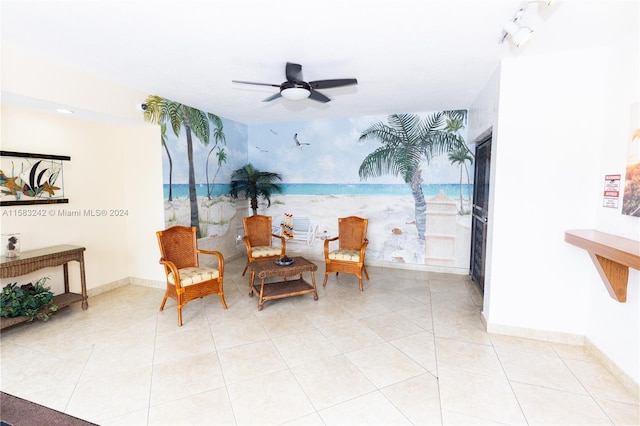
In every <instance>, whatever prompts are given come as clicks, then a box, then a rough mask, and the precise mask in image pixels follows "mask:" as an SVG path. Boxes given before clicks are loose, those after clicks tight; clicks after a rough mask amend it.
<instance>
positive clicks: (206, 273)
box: [167, 266, 220, 287]
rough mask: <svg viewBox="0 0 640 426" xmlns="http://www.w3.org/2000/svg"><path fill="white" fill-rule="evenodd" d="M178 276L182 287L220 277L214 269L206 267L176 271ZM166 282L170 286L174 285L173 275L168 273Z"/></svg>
mask: <svg viewBox="0 0 640 426" xmlns="http://www.w3.org/2000/svg"><path fill="white" fill-rule="evenodd" d="M178 273H179V274H180V283H181V284H182V286H183V287H186V286H188V285H193V284H198V283H201V282H202V281H208V280H213V279H215V278H218V277H219V276H220V272H219V271H218V270H217V269H216V268H208V267H206V266H194V267H189V268H182V269H178ZM167 280H169V282H170V283H171V284H175V282H174V279H173V273H170V274H169V276H168V277H167Z"/></svg>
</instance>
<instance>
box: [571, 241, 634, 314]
mask: <svg viewBox="0 0 640 426" xmlns="http://www.w3.org/2000/svg"><path fill="white" fill-rule="evenodd" d="M564 240H565V241H566V242H567V243H569V244H573V245H574V246H577V247H580V248H583V249H585V250H586V251H587V252H588V253H589V257H591V260H592V261H593V264H594V265H595V267H596V269H597V270H598V273H599V274H600V278H602V281H603V282H604V285H605V287H606V288H607V291H608V292H609V295H610V296H611V297H613V298H614V299H615V300H617V301H619V302H626V301H627V283H628V281H629V268H633V269H637V270H640V241H635V240H631V239H629V238H623V237H619V236H617V235H612V234H607V233H605V232H600V231H596V230H594V229H574V230H570V231H566V232H565V233H564Z"/></svg>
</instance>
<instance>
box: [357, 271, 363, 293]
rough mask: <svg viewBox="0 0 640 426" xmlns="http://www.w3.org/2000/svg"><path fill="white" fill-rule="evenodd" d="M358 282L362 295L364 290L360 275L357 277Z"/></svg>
mask: <svg viewBox="0 0 640 426" xmlns="http://www.w3.org/2000/svg"><path fill="white" fill-rule="evenodd" d="M358 280H359V281H360V292H361V293H362V292H363V291H364V289H363V288H362V274H361V275H358Z"/></svg>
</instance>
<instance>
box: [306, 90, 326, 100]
mask: <svg viewBox="0 0 640 426" xmlns="http://www.w3.org/2000/svg"><path fill="white" fill-rule="evenodd" d="M309 99H313V100H314V101H318V102H322V103H327V102H329V101H331V99H329V98H327V97H326V96H325V95H323V94H322V93H320V92H316V91H315V90H312V91H311V94H310V95H309Z"/></svg>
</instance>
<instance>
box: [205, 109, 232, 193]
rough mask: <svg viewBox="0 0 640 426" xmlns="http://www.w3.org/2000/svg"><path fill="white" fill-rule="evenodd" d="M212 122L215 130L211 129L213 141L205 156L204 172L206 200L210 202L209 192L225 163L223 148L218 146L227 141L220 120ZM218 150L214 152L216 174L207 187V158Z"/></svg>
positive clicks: (217, 118) (225, 157)
mask: <svg viewBox="0 0 640 426" xmlns="http://www.w3.org/2000/svg"><path fill="white" fill-rule="evenodd" d="M212 121H213V124H215V128H214V129H213V140H214V142H215V143H214V144H213V146H212V147H211V149H210V150H209V154H207V163H206V166H205V170H206V177H207V198H208V199H209V200H210V199H211V190H212V188H213V182H214V181H215V180H216V176H217V175H218V172H219V171H220V167H222V164H223V163H224V162H225V161H227V156H226V154H225V152H224V148H222V147H221V146H220V145H226V144H227V139H226V138H225V136H224V131H223V129H222V127H223V126H222V120H221V119H220V118H219V117H216V118H215V119H214V120H212ZM216 148H217V149H218V151H217V152H216V156H217V157H218V168H217V170H216V173H215V174H214V175H213V179H212V180H211V185H209V157H211V153H212V152H213V151H214V150H215V149H216Z"/></svg>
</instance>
